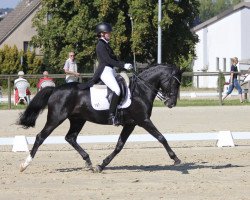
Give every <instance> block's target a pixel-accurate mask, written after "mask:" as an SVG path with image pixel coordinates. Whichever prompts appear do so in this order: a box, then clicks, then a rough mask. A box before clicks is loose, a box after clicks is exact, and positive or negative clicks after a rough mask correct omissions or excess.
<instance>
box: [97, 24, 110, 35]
mask: <svg viewBox="0 0 250 200" xmlns="http://www.w3.org/2000/svg"><path fill="white" fill-rule="evenodd" d="M95 31H96V33H97V35H100V34H101V33H103V32H106V33H110V32H112V26H111V25H110V24H109V23H106V22H102V23H100V24H98V25H97V26H96V29H95Z"/></svg>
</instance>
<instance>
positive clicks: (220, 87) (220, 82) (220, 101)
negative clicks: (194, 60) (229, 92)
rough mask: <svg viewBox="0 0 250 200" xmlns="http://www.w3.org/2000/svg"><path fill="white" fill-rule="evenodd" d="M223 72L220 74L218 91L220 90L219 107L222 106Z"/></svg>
mask: <svg viewBox="0 0 250 200" xmlns="http://www.w3.org/2000/svg"><path fill="white" fill-rule="evenodd" d="M222 75H223V74H222V72H221V71H219V73H218V89H219V105H220V106H222V85H221V84H222V80H221V78H222Z"/></svg>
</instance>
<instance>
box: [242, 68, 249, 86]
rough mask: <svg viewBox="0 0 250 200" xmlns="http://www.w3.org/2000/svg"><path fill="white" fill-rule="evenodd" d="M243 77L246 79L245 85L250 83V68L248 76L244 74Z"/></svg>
mask: <svg viewBox="0 0 250 200" xmlns="http://www.w3.org/2000/svg"><path fill="white" fill-rule="evenodd" d="M243 77H244V80H243V83H244V82H248V81H250V67H249V68H248V71H247V74H244V75H243Z"/></svg>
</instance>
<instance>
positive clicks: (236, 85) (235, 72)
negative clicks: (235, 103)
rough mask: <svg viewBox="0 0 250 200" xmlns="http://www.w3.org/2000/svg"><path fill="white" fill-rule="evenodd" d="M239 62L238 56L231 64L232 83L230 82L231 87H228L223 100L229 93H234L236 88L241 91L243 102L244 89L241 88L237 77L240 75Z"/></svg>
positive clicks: (240, 95)
mask: <svg viewBox="0 0 250 200" xmlns="http://www.w3.org/2000/svg"><path fill="white" fill-rule="evenodd" d="M237 64H238V58H237V57H234V58H232V66H231V70H230V72H231V73H230V84H229V88H228V91H227V93H226V95H225V96H224V97H223V98H222V101H224V100H225V98H226V97H227V96H228V95H229V94H231V93H232V91H233V89H234V88H236V89H237V90H238V93H239V98H240V102H241V103H243V100H242V89H241V87H240V84H239V81H238V79H237V77H238V75H239V73H238V68H237Z"/></svg>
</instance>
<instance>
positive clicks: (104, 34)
mask: <svg viewBox="0 0 250 200" xmlns="http://www.w3.org/2000/svg"><path fill="white" fill-rule="evenodd" d="M103 37H104V39H105V40H107V41H109V40H110V38H111V33H110V32H105V33H103Z"/></svg>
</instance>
